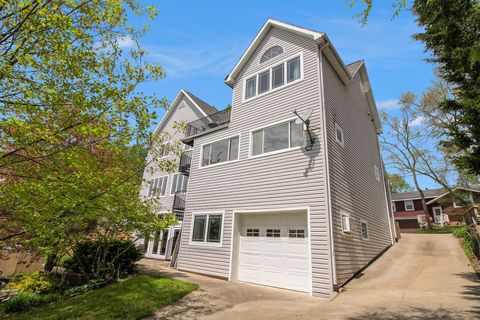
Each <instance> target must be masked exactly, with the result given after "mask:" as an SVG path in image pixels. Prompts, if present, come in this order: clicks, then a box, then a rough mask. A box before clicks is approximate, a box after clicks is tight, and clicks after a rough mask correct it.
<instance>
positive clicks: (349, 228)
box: [340, 210, 352, 234]
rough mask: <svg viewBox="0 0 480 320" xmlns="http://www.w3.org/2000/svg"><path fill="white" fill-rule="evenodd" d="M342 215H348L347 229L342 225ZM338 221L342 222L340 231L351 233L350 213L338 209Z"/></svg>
mask: <svg viewBox="0 0 480 320" xmlns="http://www.w3.org/2000/svg"><path fill="white" fill-rule="evenodd" d="M343 217H348V229H345V226H344V225H343ZM340 221H341V224H342V233H344V234H352V217H351V215H350V213H348V212H346V211H343V210H340Z"/></svg>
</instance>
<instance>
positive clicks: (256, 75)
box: [242, 51, 304, 103]
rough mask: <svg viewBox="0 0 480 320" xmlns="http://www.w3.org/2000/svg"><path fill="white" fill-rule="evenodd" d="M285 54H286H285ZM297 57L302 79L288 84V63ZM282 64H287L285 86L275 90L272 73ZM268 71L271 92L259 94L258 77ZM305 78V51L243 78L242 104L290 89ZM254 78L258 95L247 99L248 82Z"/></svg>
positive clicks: (284, 74)
mask: <svg viewBox="0 0 480 320" xmlns="http://www.w3.org/2000/svg"><path fill="white" fill-rule="evenodd" d="M284 53H285V52H284ZM296 57H300V78H298V79H296V80H294V81H291V82H287V72H288V70H287V69H288V68H287V64H286V62H287V61H288V60H292V59H295V58H296ZM280 64H285V66H284V70H283V77H284V84H283V85H281V86H278V87H276V88H273V86H272V79H273V78H272V71H271V69H273V68H275V67H276V66H278V65H280ZM268 69H270V90H268V91H266V92H263V93H260V94H258V75H259V74H260V73H263V72H265V71H267V70H268ZM303 76H304V72H303V51H302V52H300V53H295V54H293V55H290V56H288V57H286V58H284V59H282V60H279V61H277V62H275V63H272V64H271V65H270V66H268V67H265V68H263V69H261V70H259V71H257V72H255V73H254V74H250V75H248V76H245V77H243V89H242V103H243V102H249V101H252V100H254V99H256V98H259V97H263V96H266V95H267V94H269V93H272V92H275V91H277V90H280V89H283V88H286V87H288V86H290V85H293V84H295V83H298V82H300V81H302V80H303ZM253 77H255V79H256V84H255V92H256V95H254V96H253V97H250V98H245V93H246V90H247V86H246V85H247V80H248V79H251V78H253Z"/></svg>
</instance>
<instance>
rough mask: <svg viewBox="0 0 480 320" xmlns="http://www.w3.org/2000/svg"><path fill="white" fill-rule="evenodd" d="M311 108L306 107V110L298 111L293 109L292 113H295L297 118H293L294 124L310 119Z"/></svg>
mask: <svg viewBox="0 0 480 320" xmlns="http://www.w3.org/2000/svg"><path fill="white" fill-rule="evenodd" d="M312 112H313V108H308V109H307V110H304V111H300V112H298V111H297V110H295V111H294V112H293V113H295V114H296V115H297V117H298V118H297V119H296V120H295V124H304V123H306V122H307V121H308V119H310V116H311V115H312Z"/></svg>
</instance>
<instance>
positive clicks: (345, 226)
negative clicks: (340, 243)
mask: <svg viewBox="0 0 480 320" xmlns="http://www.w3.org/2000/svg"><path fill="white" fill-rule="evenodd" d="M342 230H343V232H351V231H352V228H351V225H350V216H349V215H348V214H346V213H342Z"/></svg>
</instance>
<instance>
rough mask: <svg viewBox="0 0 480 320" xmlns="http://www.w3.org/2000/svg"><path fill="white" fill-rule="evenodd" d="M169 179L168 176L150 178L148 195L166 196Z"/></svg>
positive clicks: (152, 196)
mask: <svg viewBox="0 0 480 320" xmlns="http://www.w3.org/2000/svg"><path fill="white" fill-rule="evenodd" d="M167 179H168V176H166V177H161V178H155V179H152V180H150V181H149V185H148V197H149V198H156V197H164V196H165V194H166V193H167Z"/></svg>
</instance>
